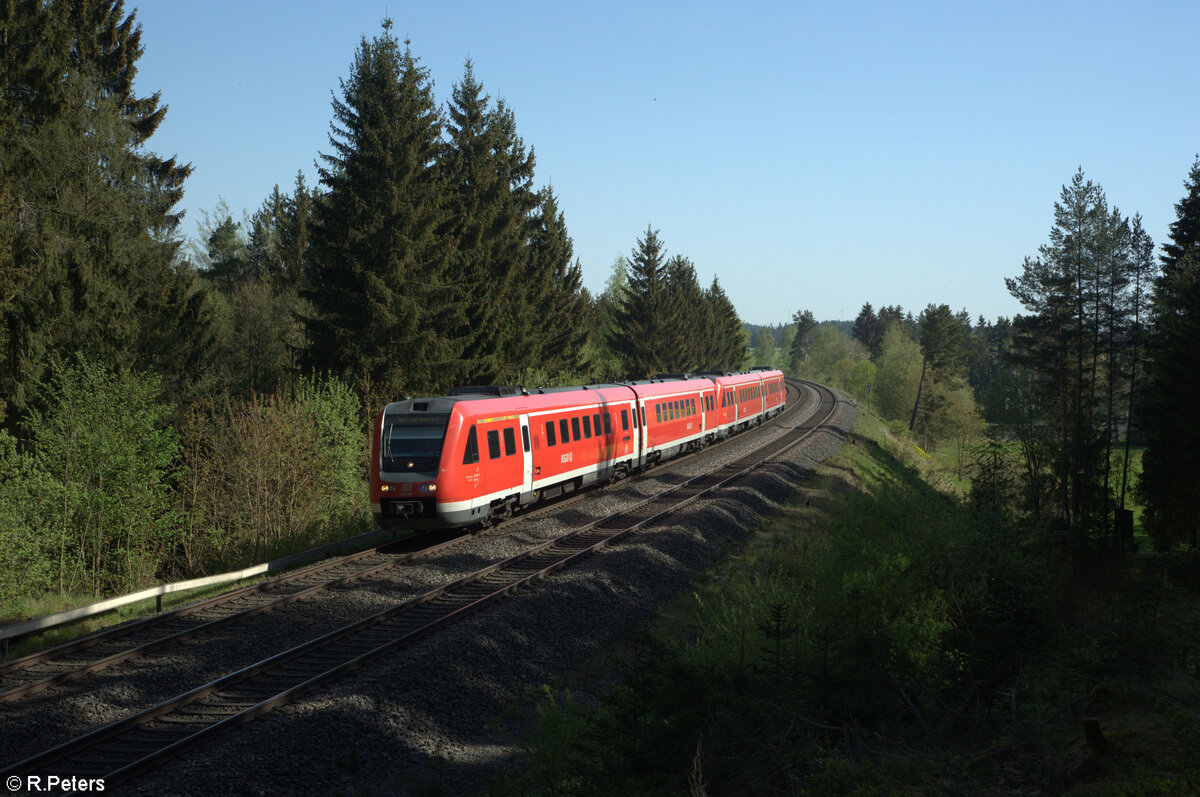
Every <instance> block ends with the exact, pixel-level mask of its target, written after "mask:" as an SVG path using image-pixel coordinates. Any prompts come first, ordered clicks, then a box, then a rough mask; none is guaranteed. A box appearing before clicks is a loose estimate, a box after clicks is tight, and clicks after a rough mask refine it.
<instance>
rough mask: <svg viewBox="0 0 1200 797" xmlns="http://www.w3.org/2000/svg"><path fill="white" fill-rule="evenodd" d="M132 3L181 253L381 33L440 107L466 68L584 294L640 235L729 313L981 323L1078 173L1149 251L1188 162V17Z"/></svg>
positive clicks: (1138, 9)
mask: <svg viewBox="0 0 1200 797" xmlns="http://www.w3.org/2000/svg"><path fill="white" fill-rule="evenodd" d="M134 7H136V9H137V19H138V21H139V22H140V23H141V25H142V42H143V45H144V47H145V54H144V55H143V56H142V58H141V60H140V61H139V62H138V66H139V73H138V78H137V88H138V91H139V92H140V93H143V94H149V93H151V92H154V91H161V92H162V100H163V102H165V103H166V104H168V105H169V107H170V110H169V112H168V113H167V117H166V120H165V121H164V123H163V124H162V126H161V127H160V128H159V130H158V132H157V133H156V134H155V135H154V136H153V138H151V140H150V142H149V148H150V149H151V150H153V151H155V152H157V153H159V154H162V155H177V156H178V157H179V158H180V160H182V161H184V162H191V163H192V165H193V166H194V167H195V173H194V175H193V176H192V177H191V178H190V179H189V180H188V182H187V184H186V186H185V190H186V195H185V198H184V201H183V207H184V208H185V209H187V211H188V215H187V219H186V221H185V225H184V232H185V233H186V234H187V235H189V236H194V235H196V231H197V224H198V222H199V221H200V220H201V218H202V213H201V211H209V212H212V211H213V210H214V209H215V208H216V206H217V203H218V201H219V200H220V199H222V198H223V199H224V201H225V202H226V203H227V204H228V206H229V208H230V209H231V211H232V212H233V214H234V217H235V218H240V217H241V215H242V212H243V211H254V210H255V209H257V208H258V207H259V206H260V205H261V204H262V202H263V200H264V199H265V198H266V197H267V195H268V194H269V193H270V192H271V189H272V188H273V187H274V186H275V185H276V184H279V185H280V186H281V188H283V189H284V190H288V191H290V189H291V187H292V184H293V182H294V180H295V176H296V173H297V171H303V172H304V173H305V175H306V178H307V179H308V182H309V184H310V185H313V184H315V183H316V174H315V167H314V161H316V160H317V158H318V156H319V154H320V153H322V152H329V151H330V149H331V148H330V146H329V141H328V136H329V126H330V122H331V120H332V111H331V99H332V96H333V92H336V91H337V90H338V87H339V80H341V79H343V78H346V77H347V76H348V74H349V70H350V65H351V63H352V61H353V57H354V52H355V50H356V48H357V47H358V45H359V43H360V41H361V39H362V38H363V37H364V36H366V37H368V38H370V37H373V36H375V35H377V34H378V33H379V32H380V21H381V20H382V19H383V18H384V17H385V16H390V17H391V18H392V20H393V21H394V32H395V33H396V34H397V36H398V37H399V38H401V39H404V38H405V37H407V38H409V39H410V40H411V42H412V49H413V53H414V54H415V55H416V56H417V57H418V58H420V60H421V63H422V64H423V65H424V66H425V67H427V68H428V69H429V70H430V73H431V76H432V78H433V80H434V84H435V92H436V94H437V96H438V99H439V101H441V102H443V103H444V102H445V101H446V100H447V99H449V96H450V93H451V90H452V88H453V85H454V84H455V83H456V82H458V81H459V80H460V79H461V77H462V74H463V64H464V60H465V59H466V58H467V57H468V56H469V57H470V58H471V59H472V61H473V62H474V64H475V74H476V77H477V79H479V80H480V81H481V82H482V83H483V85H484V88H485V90H486V91H487V92H488V93H489V94H490V95H491V96H492V97H493V98H497V97H503V98H505V99H506V100H507V102H508V103H509V105H510V107H511V108H512V110H513V112H514V114H515V117H516V121H517V129H518V132H519V133H520V134H521V136H522V137H523V138H524V140H525V142H526V144H528V145H530V146H532V147H533V148H534V150H535V153H536V156H537V168H536V182H537V184H538V185H539V186H541V185H546V184H552V185H553V187H554V190H555V192H556V193H557V195H558V197H559V203H560V208H561V209H562V211H563V212H564V214H565V217H566V221H567V227H568V229H569V231H570V233H571V236H572V238H573V240H574V243H575V254H576V256H577V257H578V258H579V259H580V260H581V262H582V264H583V271H584V282H585V284H586V285H587V286H588V288H589V289H591V290H593V291H596V292H599V291H600V290H602V289H603V286H604V281H605V280H606V279H607V277H608V275H609V273H610V271H611V265H612V263H613V261H614V260H615V259H616V257H617V256H618V255H622V254H624V255H626V256H628V254H629V252H630V250H631V249H632V248H633V247H634V246H635V244H636V241H637V239H638V237H640V236H641V235H642V234H643V233H644V232H645V230H646V229H647V227H648V226H652V227H654V228H656V229H658V230H659V231H660V235H661V237H662V239H663V240H664V241H665V242H666V246H667V249H668V253H669V254H683V255H686V256H687V257H689V258H691V260H692V262H693V263H695V265H696V270H697V273H698V274H699V277H700V280H701V282H702V283H703V284H705V285H707V284H708V283H709V282H710V281H711V280H712V278H713V276H716V277H718V278H719V279H720V282H721V284H722V286H723V287H724V288H725V290H726V292H727V293H728V294H729V296H730V298H731V299H732V300H733V302H734V304H735V305H736V307H737V309H738V312H739V313H740V314H741V316H742V318H743V319H745V320H747V321H751V322H754V323H778V322H785V321H787V320H789V319H790V317H791V315H792V314H793V313H794V312H795V311H797V310H798V309H802V308H805V309H811V310H812V311H813V313H814V314H815V315H816V316H817V318H819V319H834V318H853V317H854V316H855V315H856V314H857V312H858V309H859V308H860V307H861V305H862V303H863V302H867V301H869V302H871V303H872V304H873V305H875V306H876V307H878V306H880V305H884V304H900V305H902V306H903V307H905V308H906V309H909V310H912V311H913V312H914V314H915V313H916V312H918V311H920V310H921V309H922V308H924V307H925V306H926V305H927V304H930V303H937V304H940V303H943V302H944V303H946V304H949V305H950V306H951V307H952V308H953V309H954V310H956V311H957V310H959V309H962V308H966V309H967V310H968V311H969V312H970V313H971V315H972V316H978V315H980V314H982V315H984V316H986V317H988V318H994V317H996V316H1000V315H1006V316H1011V315H1013V314H1015V313H1017V312H1019V311H1020V308H1019V306H1018V305H1017V304H1016V302H1015V301H1014V300H1013V299H1012V298H1011V297H1009V296H1008V293H1007V291H1006V290H1005V288H1004V278H1005V277H1009V276H1016V275H1017V274H1019V273H1020V271H1021V264H1022V262H1023V260H1024V258H1025V257H1026V256H1028V255H1036V254H1037V249H1038V247H1039V246H1040V245H1042V244H1044V243H1045V242H1046V241H1047V238H1048V234H1049V231H1050V228H1051V225H1052V223H1053V204H1054V201H1055V200H1056V199H1057V198H1058V196H1059V192H1060V190H1061V188H1062V186H1063V185H1064V184H1065V183H1067V182H1069V181H1070V179H1071V177H1072V176H1073V175H1074V173H1075V171H1076V169H1077V168H1080V167H1082V168H1083V170H1084V173H1085V174H1086V175H1087V176H1088V177H1089V178H1090V179H1092V180H1093V181H1095V182H1096V183H1098V184H1100V185H1101V186H1102V187H1103V188H1104V189H1105V191H1106V194H1107V197H1108V201H1109V204H1110V205H1115V206H1117V207H1119V208H1120V209H1121V210H1122V211H1123V212H1124V213H1126V214H1128V215H1132V214H1133V213H1135V212H1140V213H1141V214H1142V217H1143V220H1144V224H1145V226H1146V229H1147V231H1148V232H1149V233H1150V235H1151V236H1152V237H1153V238H1154V240H1155V242H1156V243H1159V244H1161V243H1162V242H1163V241H1164V240H1165V238H1166V235H1167V228H1168V225H1169V224H1170V222H1171V221H1172V220H1173V219H1174V208H1173V206H1174V203H1175V202H1177V201H1178V200H1179V199H1180V198H1181V197H1182V195H1183V180H1184V179H1185V177H1186V176H1187V173H1188V169H1189V168H1190V166H1191V164H1192V161H1193V159H1194V157H1195V155H1196V153H1198V152H1200V103H1198V102H1197V101H1196V99H1197V98H1196V90H1197V85H1198V82H1197V78H1198V77H1200V71H1198V70H1197V68H1196V60H1195V38H1194V32H1195V30H1196V29H1197V24H1198V23H1200V4H1198V3H1195V2H1154V0H1150V2H1142V3H1136V4H1135V3H1128V2H1122V3H1115V2H1010V3H981V2H971V1H970V0H958V1H957V2H945V3H925V2H909V3H901V2H889V3H884V2H878V3H830V2H822V3H808V2H791V3H759V2H743V3H736V4H735V3H714V2H703V1H702V0H695V1H694V2H689V3H646V2H644V0H643V2H624V1H622V2H606V3H598V4H584V3H564V2H557V3H556V2H520V1H519V0H509V1H508V2H503V3H499V2H429V0H426V2H422V3H419V4H418V3H403V2H401V3H397V2H394V0H393V2H374V1H372V2H366V1H360V0H340V1H339V2H338V3H329V2H321V3H318V2H311V0H295V1H293V2H286V3H285V2H253V0H251V1H250V2H247V1H246V0H242V2H227V1H226V0H206V2H203V3H189V2H177V1H176V0H148V2H144V3H141V4H136V5H135V4H133V3H128V4H127V9H129V8H134Z"/></svg>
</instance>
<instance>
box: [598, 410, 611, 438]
mask: <svg viewBox="0 0 1200 797" xmlns="http://www.w3.org/2000/svg"><path fill="white" fill-rule="evenodd" d="M600 417H601V418H603V419H604V433H605V434H612V421H611V420H610V419H609V417H608V412H607V411H606V412H605V413H604V414H603V415H601V416H600Z"/></svg>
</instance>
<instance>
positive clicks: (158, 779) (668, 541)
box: [76, 395, 854, 795]
mask: <svg viewBox="0 0 1200 797" xmlns="http://www.w3.org/2000/svg"><path fill="white" fill-rule="evenodd" d="M839 400H840V401H839V405H838V409H837V411H836V412H835V415H834V417H833V419H832V424H833V428H831V429H825V430H822V431H820V432H818V433H817V434H815V435H813V436H812V437H811V438H809V439H808V440H807V441H805V443H803V444H801V445H800V446H797V447H795V448H793V449H792V450H791V451H789V452H788V453H787V454H785V455H784V456H783V457H782V458H781V459H780V460H778V461H777V462H775V463H772V464H771V465H768V466H766V467H764V468H760V469H759V470H758V471H756V472H754V473H753V474H751V475H750V476H748V477H745V478H743V479H742V480H741V481H740V482H739V483H738V484H737V485H735V486H733V487H732V488H729V489H725V490H722V491H721V492H720V493H719V494H718V495H717V496H716V497H711V498H707V499H703V500H701V501H698V502H696V503H695V504H694V505H693V506H692V507H691V508H690V509H689V510H688V511H687V512H685V513H683V514H682V515H678V516H676V518H675V519H674V520H673V521H672V522H670V523H669V524H664V525H659V526H654V527H651V528H649V529H645V530H643V531H642V532H639V533H638V534H636V535H633V536H632V537H630V538H627V539H626V540H625V541H623V542H621V543H619V544H616V545H613V546H611V547H609V548H606V549H604V550H602V551H601V552H599V553H597V554H595V555H593V556H590V557H588V558H587V559H585V560H584V561H583V562H581V563H580V564H579V565H577V566H575V567H572V568H568V569H566V570H563V571H559V572H558V573H556V574H555V575H553V576H551V577H550V578H547V579H545V580H544V581H542V582H540V583H539V584H538V585H537V586H535V587H532V588H530V589H527V590H524V591H522V592H520V593H517V594H516V595H515V596H513V597H511V598H509V599H507V600H504V601H502V602H501V603H500V604H498V605H493V606H491V607H489V608H487V609H485V610H483V611H481V612H478V613H475V614H473V615H471V616H468V617H466V618H464V619H463V620H461V621H459V622H458V623H456V624H454V625H453V626H452V627H450V628H446V629H444V630H442V631H441V632H439V633H437V634H434V635H432V636H430V637H427V638H426V639H424V640H423V641H421V642H419V643H417V644H416V645H415V646H411V647H409V648H407V649H405V650H404V651H402V652H398V653H396V654H393V655H392V656H389V657H386V658H383V659H378V660H375V661H374V662H372V663H370V664H369V665H367V666H366V667H364V668H363V669H361V670H360V671H358V672H357V673H355V674H353V675H351V676H349V677H347V678H345V679H343V680H342V681H340V682H339V683H337V684H336V685H335V686H334V687H332V688H330V689H327V690H324V691H321V692H319V693H315V694H313V695H310V696H308V697H307V698H305V699H302V700H300V701H299V702H296V703H293V704H291V705H288V706H285V707H282V708H280V709H277V710H275V711H273V712H271V713H270V714H268V715H266V716H264V717H261V718H259V719H257V720H255V721H254V722H251V723H248V724H247V725H245V726H243V727H241V728H239V729H237V730H236V731H234V732H232V733H227V734H225V735H223V736H222V737H220V738H218V739H216V740H215V741H214V742H212V743H209V744H207V745H204V746H202V747H199V748H196V749H194V750H192V751H190V752H189V753H187V754H186V755H185V757H184V758H183V759H182V760H180V761H178V762H176V763H175V764H173V765H171V766H170V767H167V768H165V769H163V770H161V771H159V772H156V773H152V774H151V775H149V776H146V777H144V778H143V779H142V780H140V781H139V782H137V783H135V784H127V785H125V786H123V787H122V788H121V791H122V792H125V791H132V792H134V793H139V794H154V795H162V794H218V793H219V794H256V795H257V794H263V795H275V794H279V795H285V794H287V795H293V794H418V793H424V794H428V793H443V794H470V793H476V792H479V791H481V790H486V784H487V781H488V779H489V778H492V777H495V776H497V775H500V774H502V773H503V772H505V771H506V770H507V769H509V768H511V767H512V766H513V765H514V763H515V762H516V761H517V760H518V759H519V755H520V751H519V749H518V748H517V746H516V745H515V744H514V743H513V742H512V740H511V739H509V738H506V735H505V734H504V733H503V732H502V731H500V730H497V729H496V722H495V719H496V718H498V717H500V716H501V715H502V714H503V713H504V712H505V710H506V709H508V708H509V707H510V706H512V705H513V704H514V703H519V702H521V701H523V700H528V698H529V696H530V695H532V694H533V693H534V692H535V691H536V690H537V689H538V688H539V687H540V686H541V685H543V684H547V683H552V682H554V681H556V680H557V679H560V678H561V677H563V676H565V675H566V674H568V673H570V672H571V671H572V670H573V669H574V668H577V667H578V666H579V665H580V664H582V663H584V662H586V661H588V660H590V659H595V658H597V657H600V656H603V655H604V654H605V653H606V652H608V651H609V650H610V649H611V648H612V646H613V644H614V642H615V641H617V640H619V639H620V637H621V635H622V634H623V633H624V632H626V631H628V630H629V629H630V628H631V627H634V626H635V625H636V624H638V623H639V622H642V621H644V620H646V619H647V618H649V617H651V616H652V615H653V614H654V612H655V610H656V608H657V607H658V606H659V605H660V604H661V603H662V602H663V601H665V600H667V599H669V598H670V597H672V596H674V595H675V594H677V593H678V592H679V591H680V590H682V589H684V588H686V587H687V586H688V585H689V584H690V583H691V581H692V579H693V578H694V577H695V576H696V575H697V574H698V573H701V572H703V571H704V570H706V569H707V568H708V567H710V566H711V565H712V563H713V562H714V561H715V560H716V559H718V558H719V557H720V556H721V555H722V554H723V552H724V551H725V549H726V546H727V545H728V544H729V543H730V542H735V541H738V540H741V539H743V538H745V537H746V536H747V535H748V534H749V533H750V532H751V530H752V529H753V528H754V527H755V525H756V524H757V522H758V520H759V519H760V518H761V517H763V516H765V515H768V514H770V513H771V512H772V511H774V509H775V508H777V507H778V506H779V505H780V504H781V503H782V502H784V501H785V500H786V499H787V498H788V497H789V496H790V495H791V494H792V493H793V492H794V491H795V490H796V489H798V487H799V486H800V484H801V482H802V480H803V478H804V476H805V474H806V473H807V472H809V471H811V470H812V469H813V468H814V467H815V466H816V465H817V464H818V463H820V462H821V461H823V460H824V459H826V458H827V457H829V456H832V455H833V454H834V453H836V452H837V451H838V450H839V449H840V447H841V445H842V443H843V442H844V440H845V439H846V436H847V434H848V432H849V429H850V426H851V424H852V422H853V418H854V407H853V405H852V404H850V403H849V401H847V400H846V399H845V397H843V396H840V395H839ZM765 431H767V430H764V432H765ZM768 433H769V432H768ZM749 446H750V436H749V435H742V436H740V437H739V438H737V439H735V440H734V441H731V442H729V443H727V444H725V445H723V446H720V447H718V448H717V449H714V450H713V451H714V454H713V456H715V457H719V458H720V459H721V460H726V459H730V460H731V459H733V458H736V457H737V456H739V455H740V454H741V453H743V451H744V449H745V448H748V447H749ZM708 461H710V458H709V457H708V456H707V455H706V456H705V457H704V458H703V459H701V458H697V459H696V460H693V461H692V462H691V463H688V464H687V465H686V466H683V469H685V470H686V469H694V470H696V471H699V470H701V469H702V468H703V467H704V466H705V464H706V463H707V462H708ZM673 473H678V471H673ZM657 481H658V480H657V479H654V478H650V479H643V480H638V481H635V482H631V483H629V484H628V485H627V486H625V487H624V488H622V489H620V490H615V491H607V492H605V493H604V494H603V495H598V496H597V497H596V501H595V502H594V503H592V502H589V503H588V515H589V516H591V517H595V514H594V513H596V512H604V511H615V510H616V509H617V508H618V507H619V506H621V505H627V504H628V503H630V502H632V501H633V500H635V499H636V497H637V496H638V495H642V494H648V493H650V492H651V491H652V490H653V489H654V488H655V482H657ZM670 481H671V482H676V481H678V477H675V478H670ZM610 507H611V508H610ZM581 514H582V513H581ZM564 515H565V516H564ZM571 515H572V513H571V512H566V513H562V514H561V515H556V517H555V518H553V519H546V520H534V521H529V522H526V523H523V524H519V525H517V524H513V525H512V526H511V528H512V529H513V530H514V531H513V533H511V534H499V535H480V537H479V539H478V541H477V543H474V544H473V545H471V546H467V547H466V549H464V550H459V549H457V548H456V549H455V553H454V554H452V556H453V557H456V560H450V559H449V556H448V557H447V560H446V561H443V562H441V563H440V564H439V565H438V566H436V567H429V568H411V569H410V568H399V570H403V571H408V572H405V573H403V574H402V575H397V576H396V577H394V578H383V579H379V580H378V583H376V584H373V585H372V586H371V588H370V589H371V590H372V592H373V594H374V595H375V596H377V598H376V599H379V600H384V599H385V598H386V601H387V602H388V603H393V602H397V601H398V600H402V599H403V597H404V595H405V594H406V593H409V592H412V591H416V590H419V589H420V588H421V585H422V584H424V583H425V582H426V581H428V580H435V581H436V583H441V582H442V581H444V580H445V578H446V577H447V575H448V573H449V574H452V572H453V571H455V570H457V569H459V568H460V567H461V570H462V572H464V573H465V572H467V571H468V570H470V569H472V568H474V567H476V566H478V565H479V563H480V560H482V559H489V560H494V558H499V557H501V556H505V555H511V553H515V552H517V551H518V550H521V549H523V548H524V547H527V546H528V545H529V544H531V543H534V542H537V541H538V540H540V539H545V538H546V537H548V536H551V535H553V534H555V533H558V532H561V531H562V530H563V529H564V528H569V527H573V526H574V525H577V522H576V521H579V520H580V518H573V517H572V516H571ZM502 528H505V527H502ZM506 552H510V553H506ZM457 560H461V561H457ZM413 594H415V592H413ZM349 600H350V602H351V603H352V604H355V607H354V608H357V609H358V610H360V611H361V610H362V608H363V604H364V603H368V604H369V603H372V602H374V601H373V600H367V599H366V598H364V597H363V596H362V595H359V597H357V598H351V599H349ZM350 608H351V607H346V609H347V610H349V609H350ZM307 610H308V611H310V612H312V611H314V609H313V607H311V606H310V607H308V609H307ZM301 611H303V610H301ZM325 611H326V610H324V609H322V610H321V612H322V614H324V612H325ZM334 613H335V614H341V613H342V611H340V610H339V611H335V612H334ZM270 622H271V624H272V625H274V626H275V630H274V631H273V632H269V631H268V629H266V628H264V629H262V631H263V635H264V636H267V635H269V634H270V633H273V634H275V635H278V634H280V633H281V632H280V630H279V629H280V626H281V625H282V624H281V622H280V618H279V617H278V616H276V617H275V618H274V619H273V620H272V621H270ZM299 624H300V625H303V623H299ZM323 624H324V620H322V622H321V623H319V625H323ZM283 633H284V635H285V636H291V635H292V634H291V633H288V632H286V631H285V632H283ZM292 633H295V632H294V630H293V632H292ZM251 638H254V637H253V635H251ZM293 638H294V637H293ZM259 643H260V644H261V643H262V638H259ZM76 709H78V707H76ZM101 713H104V712H101Z"/></svg>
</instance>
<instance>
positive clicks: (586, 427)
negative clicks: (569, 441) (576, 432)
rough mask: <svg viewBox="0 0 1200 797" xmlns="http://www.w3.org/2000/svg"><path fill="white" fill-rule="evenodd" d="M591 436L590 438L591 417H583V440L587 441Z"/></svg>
mask: <svg viewBox="0 0 1200 797" xmlns="http://www.w3.org/2000/svg"><path fill="white" fill-rule="evenodd" d="M591 436H592V416H590V415H584V416H583V437H584V439H585V440H587V439H590V438H591Z"/></svg>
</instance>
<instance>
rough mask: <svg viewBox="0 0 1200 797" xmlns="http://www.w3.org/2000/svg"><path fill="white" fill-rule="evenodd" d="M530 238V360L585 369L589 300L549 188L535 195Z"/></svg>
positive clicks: (551, 369)
mask: <svg viewBox="0 0 1200 797" xmlns="http://www.w3.org/2000/svg"><path fill="white" fill-rule="evenodd" d="M538 199H539V204H538V208H537V211H536V212H535V213H534V214H533V216H532V217H531V232H530V238H529V247H530V252H529V259H528V263H529V267H530V268H529V275H530V289H529V291H528V292H527V293H526V302H527V304H528V305H529V308H530V312H529V314H528V318H529V320H530V322H531V324H532V329H531V331H530V336H529V340H530V342H531V344H532V343H536V347H534V346H531V348H532V349H533V350H534V351H535V352H536V360H534V361H533V364H534V365H535V366H536V367H538V368H540V369H542V370H543V371H544V372H546V373H547V374H555V373H558V372H560V371H576V372H579V371H586V369H587V363H586V362H584V360H583V356H584V355H583V352H584V348H585V346H586V344H587V339H588V335H589V329H590V325H591V319H590V313H591V300H590V297H589V296H588V294H587V291H586V290H585V289H584V288H583V270H582V268H581V267H580V265H579V262H578V261H574V262H572V259H573V257H574V246H573V244H572V243H571V237H570V236H569V235H568V234H567V224H566V221H565V219H564V218H563V214H562V212H561V211H560V210H559V209H558V200H557V199H556V198H555V196H554V191H553V190H552V189H550V188H546V189H543V190H542V191H541V192H539V194H538Z"/></svg>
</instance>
